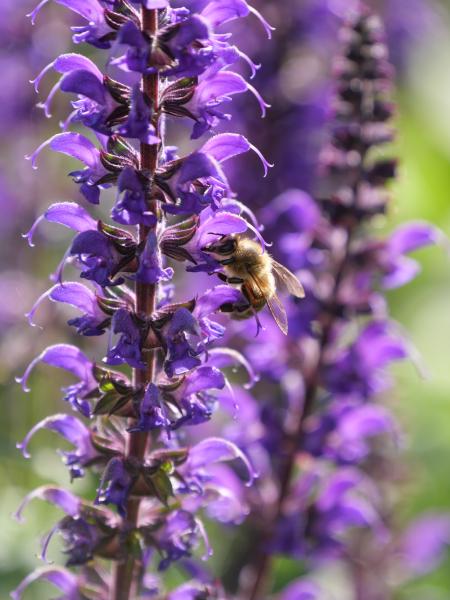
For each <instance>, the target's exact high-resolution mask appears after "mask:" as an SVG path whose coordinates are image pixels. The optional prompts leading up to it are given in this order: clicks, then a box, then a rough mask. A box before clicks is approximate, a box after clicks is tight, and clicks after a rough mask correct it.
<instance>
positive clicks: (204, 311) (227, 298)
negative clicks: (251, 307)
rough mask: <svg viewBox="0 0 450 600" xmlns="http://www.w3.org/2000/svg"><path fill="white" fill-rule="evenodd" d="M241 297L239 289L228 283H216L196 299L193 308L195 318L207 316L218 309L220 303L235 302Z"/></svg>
mask: <svg viewBox="0 0 450 600" xmlns="http://www.w3.org/2000/svg"><path fill="white" fill-rule="evenodd" d="M240 298H242V294H241V292H240V290H237V289H236V288H233V287H231V286H229V285H217V286H216V287H214V288H213V289H211V290H207V291H206V292H205V293H204V294H202V295H201V296H200V298H198V299H197V302H196V304H195V309H194V315H195V316H196V317H197V319H201V318H203V317H207V316H208V315H210V314H211V313H213V312H216V311H217V310H219V308H220V307H221V306H222V304H225V303H226V302H233V303H234V302H237V301H238V300H239V299H240Z"/></svg>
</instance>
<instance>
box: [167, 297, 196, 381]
mask: <svg viewBox="0 0 450 600" xmlns="http://www.w3.org/2000/svg"><path fill="white" fill-rule="evenodd" d="M199 335H200V329H199V325H198V322H197V320H196V319H195V317H194V316H193V315H192V313H191V312H190V311H189V310H187V308H179V309H178V310H177V311H176V312H175V313H174V315H173V317H172V319H171V321H170V324H169V326H168V330H167V337H166V339H167V356H166V360H165V361H164V371H165V373H166V375H167V376H168V377H170V378H172V377H173V376H174V375H182V374H183V373H187V372H188V371H190V370H191V369H194V368H195V367H198V366H199V365H200V364H201V361H200V359H199V358H198V356H199V354H200V353H201V350H199V349H198V343H192V342H191V338H192V336H194V337H195V338H197V339H198V337H199Z"/></svg>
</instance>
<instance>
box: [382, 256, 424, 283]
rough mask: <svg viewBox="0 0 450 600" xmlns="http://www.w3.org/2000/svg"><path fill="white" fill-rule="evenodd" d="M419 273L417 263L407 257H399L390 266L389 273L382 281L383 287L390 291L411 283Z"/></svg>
mask: <svg viewBox="0 0 450 600" xmlns="http://www.w3.org/2000/svg"><path fill="white" fill-rule="evenodd" d="M418 273H420V265H419V263H418V262H417V261H415V260H413V259H412V258H409V257H407V256H402V255H399V256H397V258H396V259H395V261H394V262H393V263H392V264H391V265H390V271H389V273H388V274H387V275H385V276H384V277H383V279H382V284H383V287H384V288H385V289H387V290H392V289H395V288H398V287H401V286H403V285H406V284H407V283H409V282H410V281H412V280H413V279H414V278H415V277H416V275H418Z"/></svg>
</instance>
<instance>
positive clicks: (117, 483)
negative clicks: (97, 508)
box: [95, 457, 133, 517]
mask: <svg viewBox="0 0 450 600" xmlns="http://www.w3.org/2000/svg"><path fill="white" fill-rule="evenodd" d="M132 485H133V478H132V477H131V475H130V474H129V473H128V471H127V469H126V466H125V464H124V461H123V459H121V458H117V457H115V458H112V459H111V460H110V461H109V463H108V464H107V465H106V468H105V471H104V473H103V476H102V481H101V483H100V487H99V488H98V490H97V497H96V499H95V504H114V505H115V506H117V510H118V511H119V514H120V515H121V516H122V517H124V516H125V515H126V502H127V500H128V495H129V493H130V490H131V487H132Z"/></svg>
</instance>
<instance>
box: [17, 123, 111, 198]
mask: <svg viewBox="0 0 450 600" xmlns="http://www.w3.org/2000/svg"><path fill="white" fill-rule="evenodd" d="M46 146H49V147H50V148H51V150H54V151H55V152H61V153H62V154H67V155H68V156H72V157H73V158H76V159H77V160H79V161H81V162H82V163H84V164H85V165H86V168H85V169H83V170H81V171H73V172H72V173H71V175H72V176H73V177H74V180H75V181H76V182H77V183H80V184H81V187H80V191H81V193H82V194H83V195H84V197H85V198H86V200H88V201H89V202H91V203H92V204H98V203H99V197H100V186H101V184H100V183H99V182H100V181H101V179H102V178H103V177H104V175H106V174H107V170H106V169H105V167H104V166H103V165H102V162H101V160H100V150H98V148H96V147H95V146H94V144H93V143H92V142H91V141H90V140H89V139H88V138H86V137H85V136H83V135H81V134H80V133H73V132H71V131H67V132H64V133H58V134H56V135H54V136H53V137H51V138H49V139H48V140H46V141H45V142H43V143H42V144H41V145H40V146H39V147H38V148H37V149H36V150H35V151H34V152H33V153H32V154H29V155H27V156H26V157H25V158H27V160H31V164H32V166H33V169H37V165H36V159H37V156H38V154H39V153H40V152H41V150H43V148H45V147H46Z"/></svg>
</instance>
